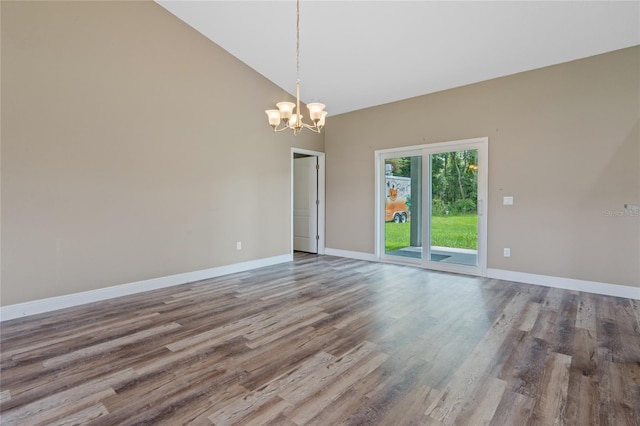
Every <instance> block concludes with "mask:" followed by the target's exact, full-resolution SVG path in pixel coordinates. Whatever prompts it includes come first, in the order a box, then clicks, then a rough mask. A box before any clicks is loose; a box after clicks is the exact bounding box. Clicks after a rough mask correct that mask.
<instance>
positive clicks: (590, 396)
mask: <svg viewBox="0 0 640 426" xmlns="http://www.w3.org/2000/svg"><path fill="white" fill-rule="evenodd" d="M639 323H640V302H639V301H636V300H629V299H621V298H614V297H606V296H598V295H593V294H587V293H577V292H572V291H563V290H557V289H550V288H545V287H537V286H532V285H524V284H516V283H509V282H504V281H498V280H490V279H484V278H477V277H468V276H459V275H452V274H446V273H439V272H432V271H426V270H422V269H417V268H413V267H405V266H399V265H390V264H382V263H369V262H363V261H357V260H351V259H342V258H336V257H330V256H311V255H302V256H296V259H295V260H294V261H293V262H291V263H287V264H282V265H276V266H271V267H267V268H262V269H258V270H254V271H250V272H245V273H240V274H235V275H229V276H225V277H220V278H216V279H211V280H207V281H202V282H197V283H192V284H185V285H181V286H176V287H171V288H167V289H162V290H157V291H152V292H147V293H143V294H137V295H134V296H128V297H124V298H120V299H112V300H109V301H105V302H100V303H94V304H91V305H85V306H81V307H76V308H71V309H66V310H62V311H57V312H52V313H47V314H42V315H37V316H32V317H27V318H21V319H17V320H12V321H6V322H4V323H2V325H1V344H2V346H1V352H2V355H1V363H2V364H1V370H0V371H1V374H2V375H1V384H0V416H1V417H0V422H1V423H2V424H3V425H14V424H25V425H26V424H28V425H36V424H47V425H52V424H92V425H115V424H118V425H133V424H153V425H178V424H194V425H205V424H216V425H231V424H242V425H266V424H273V425H341V424H348V425H454V424H455V425H474V426H475V425H483V424H493V425H555V424H569V425H611V426H618V425H638V424H639V423H640V326H639Z"/></svg>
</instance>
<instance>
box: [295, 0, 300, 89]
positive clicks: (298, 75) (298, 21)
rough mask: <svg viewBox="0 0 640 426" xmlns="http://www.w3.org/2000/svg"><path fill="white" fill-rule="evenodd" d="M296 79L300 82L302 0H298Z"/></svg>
mask: <svg viewBox="0 0 640 426" xmlns="http://www.w3.org/2000/svg"><path fill="white" fill-rule="evenodd" d="M296 81H297V82H298V83H299V82H300V0H296Z"/></svg>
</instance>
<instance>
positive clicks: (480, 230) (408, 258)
mask: <svg viewBox="0 0 640 426" xmlns="http://www.w3.org/2000/svg"><path fill="white" fill-rule="evenodd" d="M487 144H488V141H487V139H486V138H481V139H474V140H466V141H456V142H448V143H438V144H432V145H423V146H420V147H411V148H407V149H393V150H385V151H378V152H377V164H378V176H379V178H378V197H379V200H380V202H379V203H378V218H379V219H378V220H379V226H378V230H379V231H378V235H379V238H378V241H379V243H378V244H379V249H378V253H379V254H380V257H381V258H382V259H384V260H389V261H396V262H403V263H412V264H418V265H422V266H425V267H429V268H432V269H439V270H447V271H453V272H463V273H471V274H475V275H485V274H486V253H485V250H486V212H485V210H484V207H485V206H484V199H485V198H486V191H487V188H486V185H487V176H486V163H487V159H486V154H487Z"/></svg>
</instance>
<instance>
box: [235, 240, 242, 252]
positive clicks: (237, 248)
mask: <svg viewBox="0 0 640 426" xmlns="http://www.w3.org/2000/svg"><path fill="white" fill-rule="evenodd" d="M236 250H242V242H241V241H238V242H237V243H236Z"/></svg>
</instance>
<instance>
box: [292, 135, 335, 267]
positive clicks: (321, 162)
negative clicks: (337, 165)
mask: <svg viewBox="0 0 640 426" xmlns="http://www.w3.org/2000/svg"><path fill="white" fill-rule="evenodd" d="M294 154H304V155H312V156H315V157H318V202H319V205H318V237H319V238H318V254H325V246H324V244H325V242H324V241H325V230H324V227H325V205H326V204H325V203H326V201H325V154H324V152H319V151H310V150H308V149H302V148H295V147H292V148H291V154H290V155H291V178H290V180H291V201H290V202H291V255H293V159H294V158H293V157H294Z"/></svg>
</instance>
